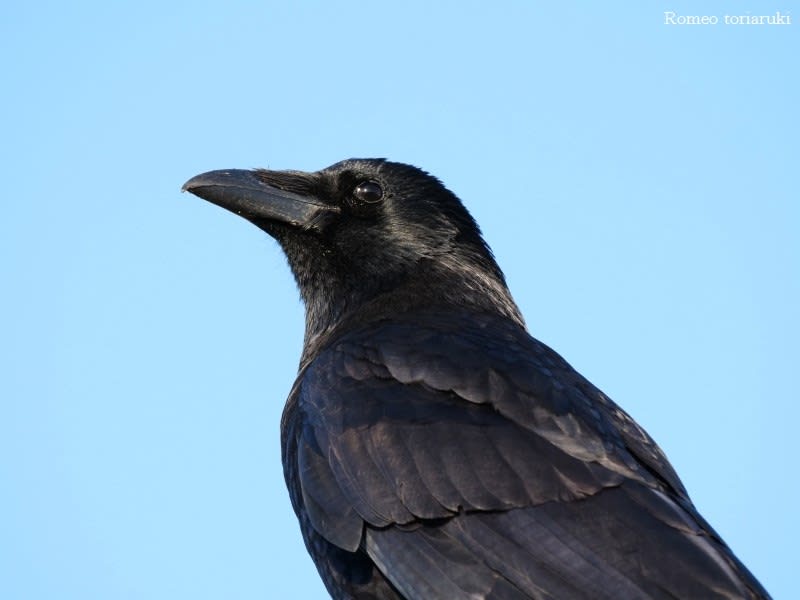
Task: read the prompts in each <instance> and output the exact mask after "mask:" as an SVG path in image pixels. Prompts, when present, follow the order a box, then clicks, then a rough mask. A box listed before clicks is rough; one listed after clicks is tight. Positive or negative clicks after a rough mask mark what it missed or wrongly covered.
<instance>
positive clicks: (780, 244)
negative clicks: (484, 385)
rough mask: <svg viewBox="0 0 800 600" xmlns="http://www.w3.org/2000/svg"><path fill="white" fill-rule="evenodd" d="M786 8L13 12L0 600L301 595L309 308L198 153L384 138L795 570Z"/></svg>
mask: <svg viewBox="0 0 800 600" xmlns="http://www.w3.org/2000/svg"><path fill="white" fill-rule="evenodd" d="M797 9H798V6H797V4H796V2H789V3H778V4H773V3H769V2H755V1H754V0H750V1H749V2H724V3H723V2H702V1H701V2H692V3H689V2H670V3H658V2H641V3H633V2H629V3H622V2H616V3H615V2H611V3H589V2H584V3H580V2H548V3H544V2H539V3H537V2H522V1H519V2H506V3H494V4H490V3H478V2H454V1H450V2H438V3H423V2H406V3H402V4H401V3H391V4H390V3H368V2H360V3H356V2H337V3H333V2H321V1H319V2H298V3H291V4H290V3H277V2H275V3H273V2H236V1H234V2H226V3H209V2H192V3H189V2H173V3H156V2H150V1H139V2H136V3H108V2H104V3H93V2H82V3H53V2H38V3H7V5H6V6H4V7H3V8H2V9H0V13H1V14H2V18H0V34H1V35H0V61H1V62H2V72H3V82H4V86H3V87H4V89H5V92H4V93H3V96H2V103H3V110H2V111H1V112H0V127H2V129H1V131H2V140H3V142H2V145H0V149H2V162H0V164H1V165H2V167H1V168H2V169H3V183H4V190H5V191H4V193H3V208H4V210H3V218H2V219H0V276H2V281H3V293H2V295H0V315H2V317H1V318H0V319H1V320H0V326H1V329H0V331H1V332H2V339H3V341H4V343H3V344H2V345H0V369H2V373H1V374H2V376H1V377H0V415H1V416H0V597H3V598H9V599H40V598H41V599H44V598H48V599H49V598H59V599H62V600H67V599H73V598H74V599H81V600H86V599H106V598H115V599H120V600H121V599H127V598H130V599H139V598H151V599H160V598H164V599H167V598H170V599H172V598H196V599H202V598H209V599H211V598H237V599H239V598H241V599H248V598H253V599H256V598H278V597H292V598H321V597H324V590H323V588H322V586H321V584H320V583H319V581H318V577H317V575H316V571H315V569H314V567H313V565H312V563H311V561H310V559H309V558H308V557H307V556H306V553H305V550H304V548H303V546H302V542H301V539H300V535H299V530H298V527H297V525H296V521H295V518H294V515H293V513H292V511H291V508H290V506H289V500H288V496H287V494H286V492H285V488H284V483H283V476H282V473H281V468H280V453H279V441H278V440H279V433H278V425H279V419H280V413H281V410H282V407H283V402H284V399H285V397H286V394H287V393H288V391H289V388H290V386H291V383H292V381H293V378H294V372H295V370H296V366H297V359H298V356H299V351H300V344H301V340H302V306H301V305H300V302H299V300H298V296H297V292H296V290H295V288H294V283H293V281H292V278H291V276H290V274H289V272H288V269H287V268H286V266H285V262H284V259H283V257H282V255H281V254H280V252H279V250H278V248H277V246H276V244H275V243H274V242H272V240H270V239H269V238H268V237H267V236H266V235H264V234H263V233H261V232H260V231H259V230H257V229H256V228H255V227H253V226H251V225H249V224H248V223H247V222H245V221H243V220H241V219H238V218H236V217H235V216H233V215H231V214H229V213H227V212H225V211H223V210H221V209H219V208H217V207H215V206H212V205H210V204H206V203H204V202H202V201H201V200H199V199H197V198H195V197H193V196H190V195H187V194H183V195H181V194H180V187H181V184H182V183H183V182H184V181H185V180H186V179H188V178H189V177H191V176H192V175H195V174H197V173H200V172H202V171H206V170H210V169H216V168H228V167H240V168H249V167H257V166H262V167H270V168H276V169H280V168H294V169H303V170H315V169H318V168H322V167H325V166H327V165H329V164H331V163H333V162H336V161H338V160H340V159H343V158H348V157H378V156H380V157H388V158H390V159H392V160H399V161H403V162H410V163H413V164H416V165H418V166H420V167H423V168H425V169H426V170H428V171H430V172H432V173H434V174H435V175H437V176H438V177H440V178H441V179H442V180H443V181H444V182H445V183H446V184H447V185H448V186H449V187H450V188H451V189H452V190H453V191H455V192H456V193H457V194H458V195H459V196H460V197H461V198H462V199H463V201H464V202H465V204H466V205H467V206H468V207H469V209H470V210H471V211H472V213H473V214H474V215H475V217H476V218H477V220H478V222H479V223H480V224H481V226H482V228H483V231H484V234H485V236H486V238H487V240H488V241H489V243H490V245H491V246H492V247H493V249H494V251H495V254H496V256H497V258H498V261H499V263H500V265H501V266H502V267H503V269H504V270H505V273H506V276H507V278H508V281H509V284H510V287H511V290H512V292H513V293H514V295H515V297H516V299H517V301H518V304H519V305H520V307H521V308H522V310H523V312H524V314H525V316H526V318H527V321H528V325H529V327H530V330H531V332H532V333H533V334H534V335H535V336H536V337H538V338H539V339H541V340H543V341H544V342H546V343H548V344H549V345H551V346H552V347H554V348H555V349H556V350H557V351H559V352H560V353H561V354H562V355H564V356H565V357H566V358H567V360H569V361H570V362H571V363H572V364H573V365H574V366H575V367H576V368H578V370H580V371H581V372H582V373H583V374H584V375H586V376H587V377H589V379H590V380H592V381H593V382H594V383H595V384H596V385H598V386H599V387H600V388H601V389H603V390H604V391H605V392H606V393H607V394H608V395H610V396H611V397H612V398H614V399H615V400H616V401H617V402H618V403H619V404H621V405H622V406H623V407H624V408H625V409H626V410H628V411H629V412H630V413H631V414H632V415H633V416H634V417H635V418H636V419H637V420H638V421H639V422H640V423H641V424H642V425H643V426H645V427H646V428H647V429H648V431H649V432H650V433H651V434H652V435H653V437H655V439H656V440H657V441H658V442H659V444H660V445H661V446H662V447H663V448H664V450H665V451H666V453H667V455H668V456H669V457H670V459H671V460H672V462H673V464H674V465H675V467H676V469H677V471H678V472H679V474H680V475H681V477H682V478H683V480H684V483H685V484H686V486H687V488H688V489H689V492H690V494H691V495H692V498H693V499H694V501H695V504H696V505H697V506H698V507H699V509H700V510H701V512H702V513H703V514H704V515H705V516H706V518H707V519H708V520H709V521H710V522H711V523H712V525H713V526H714V527H715V528H717V530H718V531H719V532H720V533H721V534H722V535H723V536H724V538H725V539H726V540H727V541H728V543H729V544H730V545H731V546H732V547H733V549H734V550H735V552H736V553H737V554H738V556H739V557H740V558H741V559H742V560H743V561H744V562H745V563H746V564H747V565H748V566H749V567H750V568H751V570H752V571H753V572H754V573H755V574H756V575H757V576H758V577H759V578H760V579H761V581H762V582H763V583H764V585H765V586H766V587H767V588H768V589H769V590H770V591H771V592H772V594H773V595H774V596H775V597H776V598H782V597H783V598H787V597H791V596H792V595H793V593H795V590H796V584H795V581H794V579H795V578H794V571H795V570H796V567H797V565H796V561H797V549H796V548H797V545H796V538H797V536H798V535H800V522H799V519H798V516H797V511H796V509H795V504H796V499H797V496H798V491H799V490H798V489H797V483H796V482H797V477H796V474H797V461H796V458H795V454H796V452H795V449H796V438H797V423H798V420H800V410H798V391H797V389H798V388H797V373H798V365H800V352H798V346H797V340H798V339H799V338H800V319H798V309H797V307H798V306H800V242H798V231H799V230H800V208H798V205H799V203H800V194H798V184H797V165H798V140H800V136H799V135H798V133H800V132H799V131H798V119H797V114H798V113H797V106H800V98H798V96H799V94H798V71H797V56H800V44H799V43H798V34H797V31H798V29H797V27H798V24H792V25H787V26H749V27H748V26H738V27H736V26H724V25H721V24H720V25H717V26H694V27H692V26H682V27H680V26H668V25H665V24H664V11H666V10H671V11H675V12H677V13H678V14H701V15H702V14H705V15H719V16H720V17H721V16H722V15H725V14H747V13H751V14H773V13H774V12H775V11H781V12H782V13H783V14H789V15H792V16H793V17H797V19H799V20H800V10H797Z"/></svg>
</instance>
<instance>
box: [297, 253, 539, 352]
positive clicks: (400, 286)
mask: <svg viewBox="0 0 800 600" xmlns="http://www.w3.org/2000/svg"><path fill="white" fill-rule="evenodd" d="M327 262H328V260H326V259H325V258H321V257H320V256H319V255H317V256H315V257H313V263H314V264H313V265H312V264H310V263H309V262H308V261H306V260H302V258H301V257H299V256H297V255H295V256H293V257H290V259H289V263H290V266H291V268H292V271H293V273H294V275H295V279H296V280H297V284H298V287H299V289H300V295H301V297H302V299H303V302H304V303H305V308H306V330H305V340H304V344H303V357H302V359H301V365H304V364H305V363H306V362H307V361H308V360H310V359H311V358H313V357H314V356H315V355H316V354H317V353H318V352H319V351H320V350H322V349H323V348H324V347H326V346H327V345H328V344H329V343H330V342H331V341H332V340H333V339H335V338H336V337H338V334H339V332H340V331H342V330H345V329H346V330H349V329H350V328H351V327H357V326H361V325H367V324H369V323H371V322H376V321H380V320H385V319H389V318H391V317H393V316H396V315H400V314H405V313H409V312H413V311H430V310H436V311H450V310H452V311H454V312H455V311H458V312H465V313H470V312H472V313H490V314H497V315H499V316H502V317H505V318H508V319H509V320H511V321H514V322H516V323H517V324H519V326H520V327H522V328H524V327H525V323H524V321H523V319H522V316H521V314H520V312H519V309H518V308H517V306H516V304H515V303H514V300H513V299H512V297H511V294H510V292H509V291H508V288H507V287H506V285H505V282H504V281H503V278H502V274H500V271H499V269H497V268H496V265H495V268H494V269H487V268H484V267H485V265H480V268H477V267H476V266H475V265H473V266H472V267H471V268H468V269H467V268H464V264H463V261H461V260H454V261H450V260H447V259H445V260H442V259H441V257H440V258H439V259H437V260H436V261H432V260H423V261H420V262H419V263H418V264H417V265H416V266H415V268H413V269H410V270H409V272H407V273H405V274H401V275H396V276H394V277H386V275H385V274H380V275H379V276H374V277H369V276H354V275H352V274H349V273H347V272H346V271H344V270H342V269H341V268H337V267H341V265H336V264H325V263H327ZM330 262H331V263H335V262H336V261H335V260H331V261H330ZM492 263H493V261H492Z"/></svg>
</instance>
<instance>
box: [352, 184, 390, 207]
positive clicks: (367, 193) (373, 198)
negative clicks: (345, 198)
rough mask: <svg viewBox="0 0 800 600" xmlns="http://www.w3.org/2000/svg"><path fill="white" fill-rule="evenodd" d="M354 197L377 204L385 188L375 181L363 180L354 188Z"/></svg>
mask: <svg viewBox="0 0 800 600" xmlns="http://www.w3.org/2000/svg"><path fill="white" fill-rule="evenodd" d="M353 197H354V198H355V199H356V200H358V201H360V202H365V203H367V204H375V203H376V202H380V201H381V198H383V188H382V187H381V186H380V185H379V184H377V183H375V182H374V181H362V182H361V183H359V184H358V185H357V186H356V187H355V188H354V189H353Z"/></svg>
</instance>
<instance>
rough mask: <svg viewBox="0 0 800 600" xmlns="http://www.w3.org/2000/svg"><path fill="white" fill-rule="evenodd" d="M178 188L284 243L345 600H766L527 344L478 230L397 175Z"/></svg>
mask: <svg viewBox="0 0 800 600" xmlns="http://www.w3.org/2000/svg"><path fill="white" fill-rule="evenodd" d="M184 189H185V190H187V191H190V192H192V193H193V194H196V195H197V196H200V197H201V198H204V199H206V200H208V201H210V202H213V203H214V204H218V205H219V206H222V207H223V208H226V209H228V210H230V211H233V212H235V213H236V214H238V215H240V216H242V217H244V218H246V219H248V220H249V221H251V222H252V223H254V224H255V225H257V226H258V227H260V228H261V229H263V230H264V231H266V232H267V233H268V234H269V235H271V236H272V237H274V238H275V239H276V240H277V241H278V243H279V244H280V245H281V247H282V248H283V250H284V252H285V253H286V256H287V258H288V261H289V266H290V267H291V270H292V272H293V273H294V276H295V278H296V280H297V284H298V286H299V288H300V294H301V296H302V298H303V301H304V303H305V307H306V328H305V344H304V348H303V354H302V357H301V360H300V368H299V373H298V376H297V380H296V382H295V385H294V387H293V389H292V390H291V393H290V394H289V398H288V401H287V403H286V408H285V410H284V413H283V419H282V422H281V444H282V453H283V468H284V474H285V477H286V483H287V485H288V487H289V493H290V496H291V500H292V505H293V506H294V510H295V512H296V513H297V517H298V519H299V521H300V528H301V530H302V533H303V538H304V540H305V543H306V546H307V548H308V551H309V553H310V554H311V557H312V558H313V560H314V562H315V563H316V566H317V569H318V570H319V573H320V575H321V576H322V579H323V580H324V582H325V585H326V586H327V589H328V591H329V592H330V594H331V596H333V597H334V598H340V599H344V598H384V599H388V598H415V599H446V600H451V599H456V598H498V599H500V598H503V599H506V598H508V599H511V598H542V599H544V598H547V599H554V600H564V599H571V598H586V599H593V600H596V599H601V598H602V599H608V600H621V599H634V598H664V599H666V598H671V599H674V598H693V599H694V598H697V599H703V600H706V599H710V598H768V597H769V596H768V594H767V592H766V591H765V590H764V588H763V587H761V585H760V584H759V582H758V581H757V580H756V579H755V578H754V577H753V575H751V574H750V572H749V571H748V570H747V568H746V567H745V566H744V565H743V564H742V563H741V562H739V560H738V559H737V558H736V557H735V556H734V554H733V552H731V550H730V549H729V548H728V546H727V545H726V544H725V542H723V541H722V539H720V537H719V535H717V534H716V533H715V532H714V530H713V529H712V528H711V527H710V526H709V524H708V523H706V521H705V520H704V519H703V517H701V516H700V514H699V513H698V512H697V510H696V509H695V507H694V506H693V504H692V502H691V500H690V499H689V496H688V495H687V493H686V490H685V489H684V487H683V485H682V484H681V481H680V479H679V478H678V476H677V475H676V473H675V471H674V470H673V468H672V466H671V465H670V464H669V462H668V461H667V458H666V457H665V456H664V453H663V452H662V451H661V449H660V448H659V447H658V446H657V445H656V444H655V442H654V441H653V440H652V439H651V438H650V436H649V435H648V434H647V433H646V432H645V431H644V430H643V429H642V428H641V427H639V426H638V425H637V424H636V422H634V421H633V419H631V417H630V416H628V415H627V414H626V413H625V411H623V410H622V409H621V408H619V407H618V406H617V405H616V404H614V402H612V401H611V400H610V399H609V398H608V397H607V396H605V395H604V394H603V393H602V392H601V391H600V390H598V389H597V388H596V387H594V386H593V385H592V384H591V383H589V382H588V381H587V380H586V379H584V378H583V377H582V376H581V375H580V374H579V373H577V372H576V371H575V370H574V369H573V368H572V367H570V365H569V364H567V362H566V361H565V360H564V359H563V358H561V356H559V355H558V354H556V353H555V352H554V351H553V350H551V349H550V348H548V347H547V346H545V345H544V344H542V343H541V342H539V341H537V340H535V339H534V338H533V337H531V336H530V334H529V333H528V331H527V329H526V327H525V323H524V321H523V319H522V316H521V314H520V311H519V309H518V308H517V306H516V304H515V303H514V300H513V299H512V297H511V295H510V293H509V291H508V288H507V287H506V283H505V279H504V277H503V273H502V272H501V271H500V268H499V267H498V266H497V263H496V262H495V260H494V258H493V256H492V253H491V251H490V250H489V248H488V246H487V245H486V243H485V242H484V240H483V238H482V236H481V233H480V230H479V229H478V226H477V225H476V223H475V221H474V220H473V219H472V217H471V216H470V214H469V213H468V212H467V210H466V209H465V208H464V206H463V205H462V204H461V202H460V201H459V200H458V198H456V196H455V195H454V194H453V193H451V192H450V191H449V190H447V189H446V188H445V187H444V186H443V185H442V184H441V183H440V182H439V181H438V180H437V179H435V178H434V177H432V176H430V175H428V174H427V173H425V172H423V171H421V170H419V169H416V168H414V167H411V166H408V165H404V164H399V163H393V162H387V161H384V160H377V159H370V160H355V159H354V160H346V161H343V162H340V163H337V164H335V165H333V166H331V167H328V168H327V169H323V170H321V171H318V172H315V173H304V172H299V171H266V170H254V171H247V170H227V171H212V172H210V173H204V174H202V175H198V176H197V177H194V178H193V179H191V180H189V181H188V182H187V183H186V184H185V186H184Z"/></svg>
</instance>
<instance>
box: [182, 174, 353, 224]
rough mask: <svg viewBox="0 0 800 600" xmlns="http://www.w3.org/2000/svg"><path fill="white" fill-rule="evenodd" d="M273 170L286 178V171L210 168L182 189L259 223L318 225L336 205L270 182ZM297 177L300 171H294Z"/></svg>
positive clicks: (333, 211) (337, 210) (336, 209)
mask: <svg viewBox="0 0 800 600" xmlns="http://www.w3.org/2000/svg"><path fill="white" fill-rule="evenodd" d="M271 173H275V174H276V175H280V176H281V177H280V179H281V180H282V181H286V179H287V175H286V174H285V173H279V172H270V171H247V170H243V169H226V170H222V171H209V172H208V173H202V174H201V175H197V176H196V177H192V178H191V179H190V180H189V181H187V182H186V183H184V184H183V188H181V191H183V192H191V193H192V194H194V195H195V196H199V197H200V198H203V199H204V200H208V201H209V202H211V203H213V204H216V205H217V206H221V207H222V208H225V209H227V210H229V211H231V212H233V213H236V214H237V215H239V216H241V217H244V218H245V219H247V220H248V221H252V222H254V223H255V224H257V225H261V224H263V223H265V222H270V221H272V222H275V221H277V222H280V223H286V224H288V225H292V226H294V227H299V228H302V229H314V228H317V226H318V225H320V224H321V223H322V222H324V221H325V220H326V219H327V217H328V216H330V215H331V213H336V212H339V208H338V207H336V206H330V205H327V204H324V203H323V202H320V201H319V200H317V199H316V198H314V197H313V196H311V195H310V194H309V195H303V194H301V193H297V192H294V191H289V190H286V189H281V188H280V187H277V186H276V185H272V184H270V183H269V179H270V175H271ZM290 177H297V179H300V175H299V174H298V175H292V176H290Z"/></svg>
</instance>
